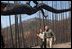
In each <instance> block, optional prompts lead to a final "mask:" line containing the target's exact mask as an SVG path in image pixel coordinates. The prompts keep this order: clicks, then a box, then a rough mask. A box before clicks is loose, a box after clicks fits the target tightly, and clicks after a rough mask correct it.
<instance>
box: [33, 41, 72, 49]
mask: <svg viewBox="0 0 72 49" xmlns="http://www.w3.org/2000/svg"><path fill="white" fill-rule="evenodd" d="M32 48H40V46H36V47H32ZM53 48H71V42H67V43H61V44H55V45H53Z"/></svg>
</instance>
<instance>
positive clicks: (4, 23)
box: [1, 1, 69, 28]
mask: <svg viewBox="0 0 72 49" xmlns="http://www.w3.org/2000/svg"><path fill="white" fill-rule="evenodd" d="M1 2H7V1H1ZM9 2H10V3H14V1H9ZM39 3H41V1H39ZM43 3H45V4H47V5H49V6H51V7H52V4H53V8H57V9H65V8H67V9H68V8H69V4H68V1H53V2H52V1H43ZM60 3H61V4H62V5H61V4H60ZM19 4H25V1H19ZM30 4H31V6H32V7H33V6H35V4H34V3H33V2H31V3H30ZM56 5H57V7H56ZM43 10H44V9H43ZM40 12H41V11H38V12H36V13H35V14H33V15H26V14H22V15H21V17H22V21H25V20H28V19H31V18H34V17H39V13H40ZM44 12H45V15H48V19H51V20H52V13H51V12H49V11H46V10H44ZM53 14H54V13H53ZM61 14H64V19H65V18H68V17H69V12H64V13H60V14H57V16H58V19H57V20H61ZM54 15H55V14H54ZM40 16H41V17H42V13H40ZM10 17H11V24H15V16H14V15H10ZM54 17H55V16H54ZM1 25H2V28H5V27H7V26H10V24H9V16H1Z"/></svg>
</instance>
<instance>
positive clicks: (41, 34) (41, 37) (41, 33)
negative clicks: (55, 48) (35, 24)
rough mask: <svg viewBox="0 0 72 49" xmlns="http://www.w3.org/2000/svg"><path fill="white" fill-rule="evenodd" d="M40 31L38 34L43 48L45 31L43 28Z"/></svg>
mask: <svg viewBox="0 0 72 49" xmlns="http://www.w3.org/2000/svg"><path fill="white" fill-rule="evenodd" d="M39 32H40V33H39V34H37V36H38V37H39V38H40V39H41V42H40V47H41V48H43V47H44V33H43V31H42V29H40V31H39Z"/></svg>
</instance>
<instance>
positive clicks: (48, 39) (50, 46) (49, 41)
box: [46, 38, 53, 48]
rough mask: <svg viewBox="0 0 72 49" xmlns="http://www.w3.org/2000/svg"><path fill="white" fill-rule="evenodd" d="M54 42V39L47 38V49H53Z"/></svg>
mask: <svg viewBox="0 0 72 49" xmlns="http://www.w3.org/2000/svg"><path fill="white" fill-rule="evenodd" d="M52 41H53V38H47V39H46V42H47V43H46V44H47V46H46V47H49V48H52V47H53V45H52Z"/></svg>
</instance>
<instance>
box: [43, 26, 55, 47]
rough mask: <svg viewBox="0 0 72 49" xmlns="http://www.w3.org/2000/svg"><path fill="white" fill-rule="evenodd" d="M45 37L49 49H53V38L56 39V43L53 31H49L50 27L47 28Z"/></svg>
mask: <svg viewBox="0 0 72 49" xmlns="http://www.w3.org/2000/svg"><path fill="white" fill-rule="evenodd" d="M44 37H45V38H46V41H45V42H46V43H45V44H46V47H47V46H48V45H49V46H48V47H49V48H52V47H53V45H52V42H53V38H54V41H56V37H55V34H54V32H53V31H52V30H51V29H49V27H48V26H45V31H44Z"/></svg>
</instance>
